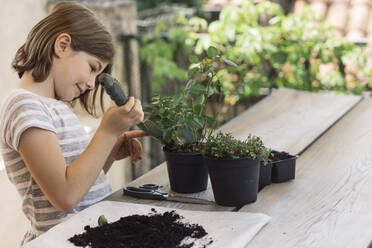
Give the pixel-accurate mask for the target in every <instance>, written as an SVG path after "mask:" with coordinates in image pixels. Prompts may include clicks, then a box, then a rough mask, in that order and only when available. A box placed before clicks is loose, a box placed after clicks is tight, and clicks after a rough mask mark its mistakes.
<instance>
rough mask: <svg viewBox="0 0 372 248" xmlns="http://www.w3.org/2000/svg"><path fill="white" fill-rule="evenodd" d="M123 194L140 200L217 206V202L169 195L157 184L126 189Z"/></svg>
mask: <svg viewBox="0 0 372 248" xmlns="http://www.w3.org/2000/svg"><path fill="white" fill-rule="evenodd" d="M123 193H124V195H129V196H132V197H136V198H140V199H150V200H161V201H174V202H183V203H193V204H212V205H215V202H213V201H209V200H205V199H199V198H192V197H187V196H180V195H175V194H172V193H167V192H165V191H163V190H161V189H160V186H159V185H157V184H142V185H141V186H139V187H133V186H128V187H124V188H123Z"/></svg>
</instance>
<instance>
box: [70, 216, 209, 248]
mask: <svg viewBox="0 0 372 248" xmlns="http://www.w3.org/2000/svg"><path fill="white" fill-rule="evenodd" d="M151 211H152V212H151V213H149V214H148V215H130V216H126V217H122V218H120V220H118V221H116V222H112V223H108V224H104V225H102V226H97V227H90V226H85V227H84V230H85V232H84V233H82V234H76V235H74V236H73V237H71V238H70V239H69V241H70V242H71V243H73V244H74V245H76V246H82V247H92V248H119V247H120V248H137V247H138V248H140V247H141V248H152V247H153V248H159V247H161V248H175V247H177V248H189V247H194V244H195V243H194V241H196V240H197V239H201V238H202V237H204V236H206V235H207V234H208V233H207V232H206V231H205V230H204V228H203V227H202V226H200V225H198V224H189V223H183V222H182V221H181V220H182V219H183V217H182V216H180V215H179V214H177V213H176V212H175V211H174V210H173V211H168V212H164V213H163V214H161V213H157V212H156V210H155V209H151ZM185 238H186V240H187V242H185V241H184V242H182V241H183V240H184V239H185ZM212 242H213V240H212V239H209V241H208V240H206V241H204V243H205V244H203V245H202V246H201V247H207V246H208V245H209V244H211V243H212ZM181 243H182V244H181Z"/></svg>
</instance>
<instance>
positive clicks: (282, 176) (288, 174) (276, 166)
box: [271, 151, 298, 183]
mask: <svg viewBox="0 0 372 248" xmlns="http://www.w3.org/2000/svg"><path fill="white" fill-rule="evenodd" d="M273 153H274V154H275V153H279V152H277V151H273ZM282 153H283V152H282ZM297 158H298V156H294V155H290V154H287V155H286V156H285V157H282V158H281V159H279V160H273V161H272V171H271V180H272V182H273V183H281V182H285V181H288V180H292V179H295V174H296V159H297Z"/></svg>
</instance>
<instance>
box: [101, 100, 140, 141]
mask: <svg viewBox="0 0 372 248" xmlns="http://www.w3.org/2000/svg"><path fill="white" fill-rule="evenodd" d="M143 117H144V113H143V111H142V105H141V102H140V100H138V99H135V98H134V97H133V96H131V97H129V100H128V102H127V103H126V104H124V105H123V106H120V107H118V106H116V105H114V106H111V107H110V108H109V109H108V110H107V111H106V112H105V114H104V115H103V118H102V121H101V125H100V127H99V128H100V129H102V130H103V131H105V132H107V133H108V134H113V135H115V136H116V137H117V136H119V135H120V134H122V133H123V132H125V131H127V130H128V129H129V128H130V127H132V126H134V125H136V124H138V123H140V122H142V121H143Z"/></svg>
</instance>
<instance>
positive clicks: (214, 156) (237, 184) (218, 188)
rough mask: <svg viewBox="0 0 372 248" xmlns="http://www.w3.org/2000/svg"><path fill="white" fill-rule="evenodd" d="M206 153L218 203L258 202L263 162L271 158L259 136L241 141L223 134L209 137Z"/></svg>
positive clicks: (206, 161) (240, 203)
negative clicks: (260, 171)
mask: <svg viewBox="0 0 372 248" xmlns="http://www.w3.org/2000/svg"><path fill="white" fill-rule="evenodd" d="M202 153H203V159H204V162H205V164H206V165H207V167H208V172H209V176H210V179H211V183H212V189H213V194H214V198H215V200H216V203H217V204H219V205H223V206H242V205H244V204H247V203H250V202H255V201H256V200H257V192H258V180H259V166H260V161H263V163H267V161H268V158H269V155H270V150H269V149H267V148H266V147H265V146H264V144H263V142H262V140H261V139H260V138H259V137H256V136H252V135H249V136H248V137H247V139H246V140H244V141H241V140H238V139H235V138H234V137H233V136H232V135H231V134H229V133H227V134H223V133H221V132H219V133H218V134H217V135H215V136H212V135H210V136H208V138H207V140H206V142H205V143H204V144H203V148H202Z"/></svg>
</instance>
